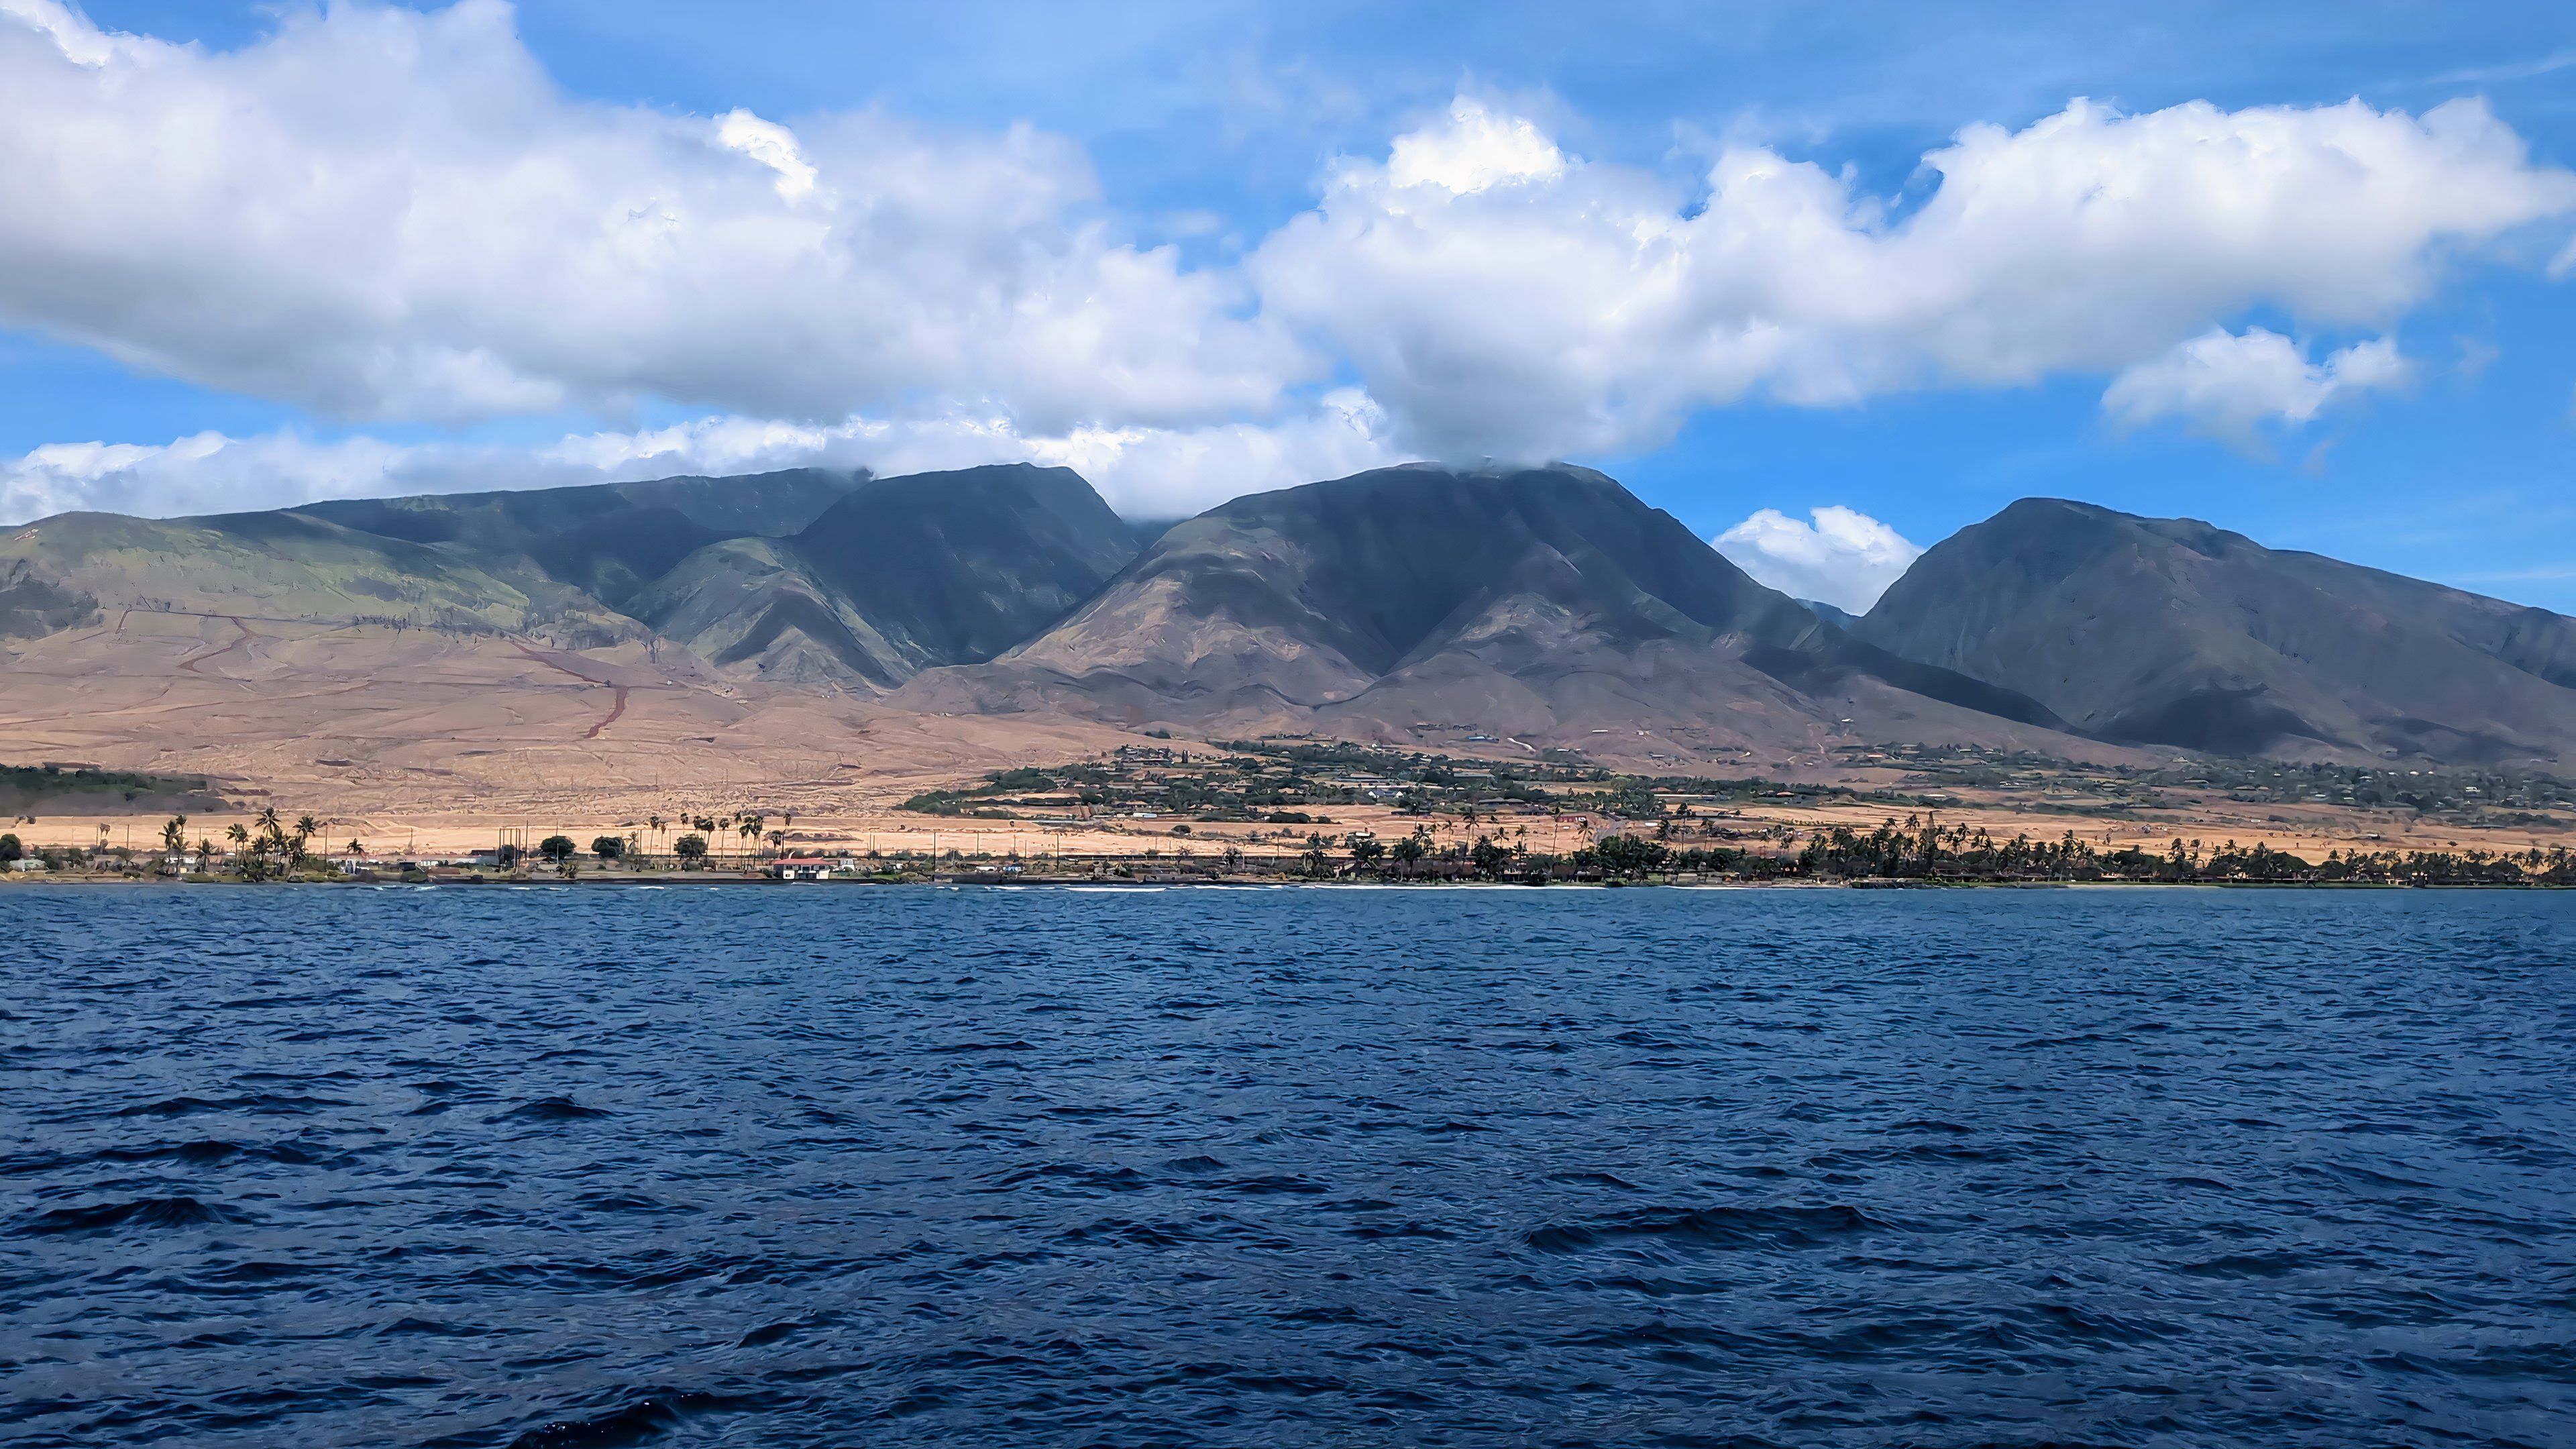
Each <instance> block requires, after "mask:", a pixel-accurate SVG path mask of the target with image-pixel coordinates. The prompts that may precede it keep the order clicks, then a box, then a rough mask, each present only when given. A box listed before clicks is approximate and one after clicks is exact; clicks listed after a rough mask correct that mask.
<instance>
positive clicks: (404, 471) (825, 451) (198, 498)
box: [0, 391, 1404, 523]
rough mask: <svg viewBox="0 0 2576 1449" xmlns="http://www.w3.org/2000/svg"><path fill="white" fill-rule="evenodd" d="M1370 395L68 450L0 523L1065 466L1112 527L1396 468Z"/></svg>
mask: <svg viewBox="0 0 2576 1449" xmlns="http://www.w3.org/2000/svg"><path fill="white" fill-rule="evenodd" d="M1385 426H1386V419H1385V415H1384V414H1383V413H1381V412H1380V411H1378V409H1377V407H1376V406H1375V405H1374V404H1373V403H1371V402H1369V400H1368V398H1367V397H1366V395H1365V394H1361V393H1357V392H1353V391H1336V392H1332V393H1328V394H1326V395H1325V396H1324V397H1323V399H1321V400H1320V401H1319V402H1318V403H1317V404H1316V405H1315V406H1314V407H1312V408H1309V409H1307V410H1305V411H1303V412H1300V413H1296V414H1292V415H1290V416H1287V417H1285V418H1282V419H1279V420H1277V421H1274V422H1271V423H1268V424H1251V423H1213V424H1206V425H1202V426H1198V427H1188V428H1144V427H1127V428H1099V427H1082V428H1075V429H1071V430H1068V431H1066V432H1063V433H1058V434H1030V433H1023V432H1022V431H1021V430H1020V429H1019V427H1018V426H1017V425H1016V424H1014V423H1013V422H1012V421H1011V420H1010V419H1009V418H1007V417H1002V416H998V415H989V414H987V415H976V414H969V413H963V412H960V413H950V414H944V415H938V416H930V417H921V418H912V419H902V420H887V419H877V418H863V417H854V418H850V419H847V420H845V421H843V422H839V423H829V424H811V423H794V422H780V421H776V420H772V419H760V418H746V417H736V416H717V417H708V418H701V419H698V420H696V421H693V422H688V423H682V424H678V425H675V426H672V427H667V428H657V429H648V430H643V431H636V432H596V433H584V434H579V435H575V436H572V437H567V438H564V439H562V440H560V441H558V442H556V443H552V444H549V445H546V446H544V447H539V448H533V449H523V448H499V447H487V446H467V445H460V444H448V443H429V444H395V443H388V442H384V441H381V440H378V439H375V438H368V437H356V438H348V439H342V440H337V441H329V442H317V441H314V440H311V439H307V438H304V437H302V436H299V435H297V434H294V433H271V434H266V435H263V436H259V437H251V438H230V437H226V436H224V435H223V434H220V433H200V434H197V435H195V436H193V437H187V438H181V439H178V440H176V441H175V442H171V443H167V444H160V445H136V444H127V443H113V444H111V443H69V444H61V443H58V444H53V445H49V446H47V447H42V448H38V449H36V450H34V451H32V452H30V453H28V454H26V455H24V456H23V457H20V458H17V459H15V460H8V461H0V521H5V522H8V523H24V522H26V521H28V520H31V519H35V518H41V517H45V516H47V515H49V514H54V513H60V512H65V511H69V510H73V509H96V510H105V511H109V512H116V513H132V514H141V515H144V516H148V517H168V516H172V515H178V514H190V513H211V512H232V511H245V510H250V509H259V508H284V507H290V506H292V505H295V504H298V503H305V502H310V501H312V500H315V499H320V498H357V497H380V496H384V495H388V494H400V493H441V492H454V491H459V490H468V489H483V488H536V487H560V486H565V485H569V484H577V483H600V482H623V481H631V480H634V479H640V478H663V477H671V476H674V475H678V474H710V475H725V474H735V473H757V472H765V471H769V470H772V469H779V468H799V467H812V466H820V467H836V468H867V469H870V470H872V471H874V472H877V473H880V474H893V473H914V472H923V471H928V470H932V469H939V468H964V467H971V466H974V465H976V464H979V463H1005V462H1020V461H1031V462H1038V463H1047V464H1060V465H1063V466H1066V467H1070V468H1073V469H1074V470H1076V471H1077V472H1079V473H1081V474H1082V475H1083V476H1084V477H1085V478H1087V479H1089V480H1090V481H1091V483H1092V484H1093V486H1095V487H1097V488H1098V489H1099V490H1100V493H1101V496H1102V497H1104V498H1106V499H1108V500H1109V502H1110V504H1111V506H1113V507H1115V508H1117V509H1118V510H1119V511H1120V512H1121V513H1124V514H1127V515H1128V516H1130V517H1137V518H1156V517H1173V516H1178V515H1183V514H1189V513H1195V512H1198V511H1199V510H1201V509H1203V508H1207V507H1209V506H1210V505H1212V504H1215V503H1218V502H1221V501H1223V500H1224V499H1227V498H1231V497H1234V496H1235V495H1237V494H1242V493H1252V492H1259V491H1263V490H1266V489H1272V488H1286V487H1292V486H1294V485H1296V484H1299V483H1309V482H1312V481H1314V480H1315V479H1318V478H1335V477H1340V476H1342V475H1344V474H1349V473H1357V472H1360V471H1362V470H1364V469H1368V468H1374V467H1380V466H1383V465H1385V464H1388V463H1394V462H1400V461H1403V456H1404V455H1402V454H1400V453H1397V452H1395V451H1394V450H1392V449H1391V448H1390V447H1389V446H1388V445H1387V444H1386V443H1385V441H1384V440H1383V436H1382V435H1383V432H1384V429H1385Z"/></svg>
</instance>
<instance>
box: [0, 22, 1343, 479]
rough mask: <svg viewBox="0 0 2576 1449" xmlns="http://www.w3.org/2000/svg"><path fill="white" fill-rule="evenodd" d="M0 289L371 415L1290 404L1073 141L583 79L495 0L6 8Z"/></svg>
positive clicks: (130, 352) (1114, 410)
mask: <svg viewBox="0 0 2576 1449" xmlns="http://www.w3.org/2000/svg"><path fill="white" fill-rule="evenodd" d="M0 194H5V195H7V196H8V197H9V198H10V202H9V205H8V206H7V207H6V208H0V319H5V320H6V321H8V322H10V323H14V324H17V325H21V326H28V327H34V328H38V329H41V330H43V331H46V332H49V333H52V334H54V335H56V336H60V337H64V338H69V339H72V340H75V341H79V342H84V343H88V344H91V345H94V346H97V347H99V348H101V349H103V350H105V351H107V352H109V353H111V354H113V355H115V356H117V357H119V358H121V359H123V360H125V361H127V362H129V363H131V364H133V365H136V366H139V367H142V368H145V369H148V370H151V371H156V372H162V373H167V374H171V375H174V376H178V377H183V378H187V379H189V380H191V381H195V382H199V383H204V384H207V385H210V386H214V387H218V388H224V389H228V390H232V391H238V392H245V393H252V394H256V395H260V396H264V397H271V398H278V399H282V400H286V401H289V402H293V403H296V404H299V405H304V406H309V407H312V408H314V409H317V410H319V411H321V412H324V413H327V414H330V415H333V416H337V417H348V418H364V419H378V418H433V419H458V418H481V417H490V416H495V415H502V414H510V413H522V412H547V411H553V410H557V409H563V408H616V407H619V406H622V405H623V404H625V403H626V402H627V401H629V400H631V399H636V398H643V397H651V398H659V399H667V400H670V401H674V402H678V403H683V404H693V405H700V406H706V407H711V408H718V409H723V410H728V411H734V412H741V413H746V414H753V415H759V416H766V417H793V418H806V419H813V418H839V417H843V416H846V415H848V414H849V413H851V412H853V411H856V410H860V409H864V408H876V409H887V408H891V407H894V406H897V405H899V404H903V403H906V402H908V401H911V400H914V399H918V398H922V397H930V398H937V399H944V400H947V401H949V402H952V403H976V404H980V405H982V406H984V407H985V408H987V409H988V410H999V411H1002V412H1006V413H1008V414H1009V415H1011V416H1013V417H1014V418H1017V419H1019V420H1020V421H1021V422H1023V423H1024V424H1026V425H1028V426H1031V427H1034V428H1036V429H1038V430H1040V431H1056V430H1061V429H1064V428H1069V427H1072V426H1076V425H1078V424H1082V423H1088V422H1098V421H1101V420H1104V419H1107V420H1114V421H1116V422H1118V423H1120V424H1134V425H1148V426H1151V425H1162V424H1168V423H1172V422H1176V421H1199V420H1205V419H1207V418H1210V417H1217V416H1226V415H1230V414H1232V413H1235V412H1240V411H1246V410H1253V411H1258V410H1263V409H1267V408H1269V407H1271V406H1272V405H1274V404H1275V403H1276V402H1277V401H1278V400H1279V397H1280V392H1281V389H1282V387H1283V386H1284V385H1286V383H1288V382H1289V381H1290V380H1292V379H1294V378H1297V377H1299V376H1302V375H1303V374H1304V373H1305V372H1306V371H1307V370H1308V369H1309V366H1310V364H1309V361H1308V359H1306V358H1305V357H1304V355H1303V354H1302V353H1301V351H1300V350H1299V349H1298V348H1297V347H1296V346H1295V345H1293V344H1292V343H1291V342H1290V341H1289V340H1288V339H1287V338H1286V337H1285V336H1284V335H1283V334H1282V333H1281V332H1280V330H1279V329H1277V328H1276V327H1273V326H1270V325H1268V324H1266V323H1263V322H1262V321H1260V320H1258V318H1256V317H1251V316H1248V315H1245V314H1246V313H1247V311H1248V305H1249V299H1248V298H1247V297H1246V296H1245V295H1244V293H1243V291H1242V288H1241V285H1240V282H1239V280H1238V279H1237V278H1235V277H1233V276H1231V275H1228V274H1225V273H1222V272H1209V271H1189V270H1185V269H1184V268H1182V267H1181V266H1180V264H1179V262H1178V260H1177V258H1176V256H1175V254H1174V253H1173V252H1172V251H1170V250H1169V249H1153V250H1149V249H1140V248H1137V247H1134V246H1131V245H1127V244H1125V243H1122V242H1120V241H1119V240H1117V239H1116V238H1115V236H1114V235H1113V233H1112V231H1111V229H1110V228H1109V226H1108V225H1107V223H1106V220H1105V218H1104V216H1103V214H1102V212H1101V209H1100V207H1099V205H1098V203H1099V196H1098V188H1097V183H1096V181H1095V179H1094V177H1093V174H1092V171H1091V167H1090V164H1089V161H1088V159H1087V158H1086V157H1085V156H1084V155H1083V154H1082V153H1081V151H1080V150H1079V148H1077V147H1075V146H1073V145H1071V144H1069V143H1067V142H1065V141H1063V140H1061V139H1059V138H1056V137H1052V136H1047V135H1043V134H1040V133H1038V132H1036V131H1034V130H1031V129H1028V128H1026V127H1015V128H1012V129H1010V130H1007V131H1004V132H1002V133H1000V134H997V135H951V134H942V133H938V132H934V131H932V130H929V129H927V128H924V127H920V126H916V125H913V124H910V123H908V122H906V121H904V120H901V119H899V118H896V117H893V116H888V115H884V114H880V113H876V112H859V113H852V114H841V115H832V116H824V117H820V118H816V119H815V120H813V121H811V122H808V123H806V124H804V125H803V126H802V127H800V128H799V129H794V130H791V129H790V128H788V127H786V126H784V125H781V124H778V123H776V122H774V121H771V120H766V119H763V118H761V117H758V116H754V115H751V114H750V113H748V112H744V111H739V110H737V111H734V112H732V113H731V114H728V115H725V116H722V117H719V118H716V119H713V120H708V119H704V118H700V117H694V116H686V115H674V114H670V113H667V112H663V111H659V110H653V109H649V108H645V107H641V106H614V105H606V104H601V103H598V102H593V101H586V100H582V99H578V98H575V97H572V96H568V95H566V94H565V93H564V92H563V91H562V90H561V89H559V88H558V87H557V86H556V85H555V83H554V82H553V81H552V80H551V79H550V78H549V77H548V76H547V75H546V74H545V73H544V72H543V70H542V69H541V68H540V67H539V65H538V64H537V62H536V60H535V58H534V57H533V56H531V55H530V54H529V52H528V50H527V49H526V47H525V46H524V45H523V44H522V43H521V41H520V39H519V37H518V35H517V34H516V33H515V30H514V28H513V16H512V12H511V11H510V9H509V8H508V7H507V6H506V5H504V4H502V3H500V0H461V3H459V4H456V5H454V6H453V7H451V8H448V9H445V10H439V11H434V12H430V13H426V14H423V13H417V12H414V11H410V10H405V9H398V8H391V7H381V6H375V5H366V4H347V5H334V6H331V7H330V8H328V9H327V10H323V11H320V12H319V13H314V12H308V11H302V10H296V9H289V10H288V11H286V12H285V14H284V15H283V17H282V18H281V19H280V20H279V22H278V25H277V29H276V31H275V32H274V33H273V34H272V35H270V36H269V37H267V38H265V39H263V40H260V41H258V42H256V43H254V44H251V45H249V46H246V47H243V48H241V49H238V50H232V51H216V50H208V49H203V48H200V47H196V46H186V45H175V44H169V43H166V42H163V41H160V40H155V39H150V38H145V37H138V36H131V35H120V34H114V33H110V32H107V31H103V30H101V29H99V28H97V27H95V26H93V25H91V24H89V23H88V22H87V21H85V20H82V19H80V18H79V17H78V16H76V15H74V14H73V13H72V12H70V11H68V10H66V9H65V8H64V7H63V6H61V5H60V4H58V3H56V0H6V3H5V4H0Z"/></svg>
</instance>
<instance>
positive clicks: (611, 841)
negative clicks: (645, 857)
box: [590, 835, 626, 860]
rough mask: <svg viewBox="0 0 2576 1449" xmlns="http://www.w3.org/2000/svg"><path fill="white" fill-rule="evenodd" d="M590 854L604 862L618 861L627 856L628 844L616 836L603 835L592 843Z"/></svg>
mask: <svg viewBox="0 0 2576 1449" xmlns="http://www.w3.org/2000/svg"><path fill="white" fill-rule="evenodd" d="M590 853H591V854H593V855H595V856H598V857H599V858H600V859H602V860H616V859H618V858H619V857H621V856H623V855H625V854H626V842H625V841H623V840H620V839H618V838H617V837H616V836H614V835H603V836H601V837H599V838H598V839H597V840H594V841H592V842H591V843H590Z"/></svg>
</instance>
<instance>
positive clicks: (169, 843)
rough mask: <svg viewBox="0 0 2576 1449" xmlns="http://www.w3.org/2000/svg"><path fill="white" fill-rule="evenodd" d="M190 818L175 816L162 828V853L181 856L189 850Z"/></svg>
mask: <svg viewBox="0 0 2576 1449" xmlns="http://www.w3.org/2000/svg"><path fill="white" fill-rule="evenodd" d="M187 831H188V817H187V816H185V815H173V816H171V817H170V819H169V820H168V821H167V822H166V823H165V824H163V825H162V827H161V853H162V854H163V855H179V854H183V853H184V852H186V850H187V848H188V833H187Z"/></svg>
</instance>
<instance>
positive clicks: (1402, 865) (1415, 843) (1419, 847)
mask: <svg viewBox="0 0 2576 1449" xmlns="http://www.w3.org/2000/svg"><path fill="white" fill-rule="evenodd" d="M1426 838H1428V837H1427V834H1426V832H1424V831H1422V830H1420V829H1416V830H1415V831H1414V832H1413V833H1412V834H1411V835H1408V836H1405V837H1404V838H1402V839H1400V840H1398V841H1396V843H1395V849H1394V855H1395V864H1396V867H1397V868H1398V869H1399V870H1402V871H1403V872H1405V873H1406V874H1407V875H1410V874H1412V873H1413V867H1414V866H1415V865H1416V864H1418V863H1420V861H1421V860H1422V857H1423V856H1424V855H1425V854H1426V853H1427V850H1428V848H1427V847H1426V846H1424V845H1423V841H1424V840H1425V839H1426Z"/></svg>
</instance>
